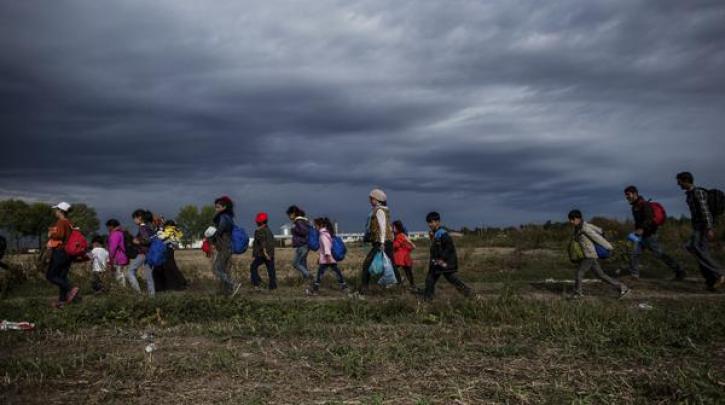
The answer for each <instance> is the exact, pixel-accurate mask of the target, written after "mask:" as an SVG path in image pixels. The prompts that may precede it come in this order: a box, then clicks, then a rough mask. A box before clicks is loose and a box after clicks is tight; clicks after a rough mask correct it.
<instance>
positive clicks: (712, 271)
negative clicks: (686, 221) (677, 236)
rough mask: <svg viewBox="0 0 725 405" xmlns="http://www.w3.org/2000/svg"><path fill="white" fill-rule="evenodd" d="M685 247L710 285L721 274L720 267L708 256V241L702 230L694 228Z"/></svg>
mask: <svg viewBox="0 0 725 405" xmlns="http://www.w3.org/2000/svg"><path fill="white" fill-rule="evenodd" d="M686 249H687V251H689V252H690V253H691V254H692V255H693V256H695V259H697V264H698V266H699V267H700V272H701V273H702V276H703V277H705V283H706V284H707V285H708V286H710V287H711V286H712V285H713V284H715V282H716V281H717V280H718V279H719V278H720V277H722V276H723V270H722V267H721V266H720V265H719V264H718V263H717V262H716V261H715V259H713V258H712V256H710V243H709V242H708V240H707V235H706V234H705V231H704V230H699V229H695V231H694V232H693V233H692V237H690V241H689V242H688V243H687V245H686Z"/></svg>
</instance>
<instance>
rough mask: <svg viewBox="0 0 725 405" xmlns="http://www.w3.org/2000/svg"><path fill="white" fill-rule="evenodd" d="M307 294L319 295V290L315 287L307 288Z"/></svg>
mask: <svg viewBox="0 0 725 405" xmlns="http://www.w3.org/2000/svg"><path fill="white" fill-rule="evenodd" d="M305 294H306V295H317V291H315V290H314V289H313V288H305Z"/></svg>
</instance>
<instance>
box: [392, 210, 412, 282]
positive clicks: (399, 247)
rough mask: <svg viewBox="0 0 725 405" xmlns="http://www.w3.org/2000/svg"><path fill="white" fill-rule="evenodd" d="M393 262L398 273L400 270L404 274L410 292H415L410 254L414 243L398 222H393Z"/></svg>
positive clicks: (401, 223)
mask: <svg viewBox="0 0 725 405" xmlns="http://www.w3.org/2000/svg"><path fill="white" fill-rule="evenodd" d="M393 235H395V239H393V261H394V263H393V264H394V265H395V267H397V268H398V269H399V270H398V273H401V271H400V270H401V269H402V270H403V271H404V272H405V278H407V279H408V282H409V283H410V290H411V291H417V290H416V287H415V281H414V280H413V258H412V257H411V253H412V252H413V250H414V249H415V243H413V241H411V240H410V238H409V237H408V231H407V230H406V229H405V226H403V222H401V221H400V220H398V221H395V222H393Z"/></svg>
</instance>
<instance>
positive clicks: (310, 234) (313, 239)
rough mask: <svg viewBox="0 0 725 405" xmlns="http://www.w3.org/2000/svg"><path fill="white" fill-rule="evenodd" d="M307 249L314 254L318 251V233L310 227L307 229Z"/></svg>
mask: <svg viewBox="0 0 725 405" xmlns="http://www.w3.org/2000/svg"><path fill="white" fill-rule="evenodd" d="M307 247H308V248H310V250H314V251H315V252H316V251H318V250H320V231H318V230H317V229H315V227H314V226H312V225H308V229H307Z"/></svg>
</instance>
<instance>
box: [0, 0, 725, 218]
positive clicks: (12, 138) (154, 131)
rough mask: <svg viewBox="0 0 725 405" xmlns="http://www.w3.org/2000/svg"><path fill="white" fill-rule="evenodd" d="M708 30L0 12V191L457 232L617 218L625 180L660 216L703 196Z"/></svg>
mask: <svg viewBox="0 0 725 405" xmlns="http://www.w3.org/2000/svg"><path fill="white" fill-rule="evenodd" d="M723 21H725V5H724V4H722V2H718V1H712V2H708V1H700V2H680V1H659V0H658V1H654V0H652V1H615V2H606V3H605V2H602V3H583V2H580V1H559V2H548V3H547V4H546V5H545V6H543V5H542V4H541V3H540V2H534V1H521V2H509V1H501V2H472V1H458V2H444V3H442V2H417V1H399V2H394V3H391V2H383V1H361V2H337V1H320V2H309V3H304V4H302V3H299V2H290V3H287V2H275V3H271V4H259V3H256V2H236V1H228V2H227V1H218V2H214V3H213V4H204V5H200V4H197V3H195V2H186V1H160V2H153V3H149V2H141V1H126V2H119V3H111V4H107V3H104V4H101V3H97V2H90V1H75V2H64V3H62V4H61V3H58V2H50V1H48V2H4V3H3V5H2V7H0V133H1V134H2V144H3V156H2V160H1V161H0V176H2V180H1V181H2V183H0V193H2V194H3V195H5V196H14V197H26V198H35V199H47V200H55V199H60V198H68V199H74V200H85V201H89V202H91V203H93V204H94V205H96V206H98V207H99V208H100V210H101V212H102V213H103V214H109V215H110V214H113V215H116V213H121V212H125V211H126V210H127V209H131V208H132V207H135V206H137V205H148V206H150V207H152V208H154V209H158V210H163V211H165V212H166V213H167V214H172V215H173V213H174V212H175V210H176V209H178V207H179V206H180V205H182V204H185V203H208V202H209V200H210V199H211V198H213V196H215V195H218V194H222V193H227V194H232V195H234V196H235V197H237V198H239V199H241V200H242V201H243V202H244V205H245V206H248V207H249V209H250V210H257V209H269V210H273V209H274V210H278V211H280V210H282V209H283V208H284V206H285V205H287V204H288V203H291V202H304V203H305V204H307V205H308V206H314V207H315V208H317V209H318V210H319V212H321V213H326V214H330V215H333V216H338V217H339V218H341V219H343V220H346V221H348V222H350V223H356V220H357V217H358V214H357V212H358V211H363V212H364V210H365V209H366V208H365V193H366V191H367V190H368V189H369V188H370V187H372V186H382V187H385V188H386V189H387V190H388V191H389V193H390V194H391V198H394V199H395V200H396V202H397V203H398V204H400V205H402V206H403V207H401V208H402V209H400V211H401V213H404V212H411V213H413V212H414V213H415V214H416V215H421V214H422V213H424V211H425V210H426V209H432V208H438V209H440V210H442V211H444V212H446V211H447V212H451V215H450V216H449V221H450V222H451V223H453V224H459V225H462V224H467V223H469V222H473V223H479V222H480V221H482V218H484V219H483V221H487V222H488V223H516V222H520V221H529V220H537V221H540V220H545V219H549V218H552V217H557V216H561V215H562V212H565V211H566V210H567V209H569V208H572V207H573V206H581V207H585V208H586V209H587V211H588V212H592V213H600V214H608V215H624V214H626V206H623V204H622V202H621V190H622V188H623V187H624V186H625V185H627V184H629V183H636V184H638V185H640V186H641V188H642V189H644V190H647V192H648V194H651V195H654V196H656V197H657V198H659V199H662V200H665V201H668V202H671V204H672V205H673V208H671V209H670V211H671V212H682V211H683V210H684V206H683V205H682V203H681V202H680V195H679V192H678V191H677V190H676V188H675V187H673V180H672V177H673V174H674V173H675V172H677V171H679V170H683V169H689V170H692V171H694V172H695V173H696V176H697V177H698V179H700V180H702V182H703V183H709V184H713V185H717V184H722V183H723V182H724V181H725V175H724V174H723V173H722V164H720V155H721V151H722V150H723V147H725V138H723V136H722V128H723V127H725V118H723V115H722V111H724V110H725V75H723V74H722V72H723V71H725V46H723V45H724V44H725V24H722V22H723ZM159 195H160V196H162V197H159ZM169 196H173V198H169ZM123 215H125V214H123ZM485 218H488V219H485ZM358 222H359V221H358Z"/></svg>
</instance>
